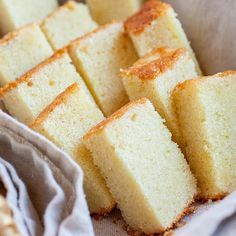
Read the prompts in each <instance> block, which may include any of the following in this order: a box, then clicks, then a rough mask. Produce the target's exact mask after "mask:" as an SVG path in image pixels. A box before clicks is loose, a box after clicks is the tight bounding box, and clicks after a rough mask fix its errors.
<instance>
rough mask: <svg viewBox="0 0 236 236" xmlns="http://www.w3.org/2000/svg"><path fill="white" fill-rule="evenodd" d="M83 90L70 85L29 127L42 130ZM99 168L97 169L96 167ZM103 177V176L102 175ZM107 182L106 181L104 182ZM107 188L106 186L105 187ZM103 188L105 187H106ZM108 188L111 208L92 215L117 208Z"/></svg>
mask: <svg viewBox="0 0 236 236" xmlns="http://www.w3.org/2000/svg"><path fill="white" fill-rule="evenodd" d="M80 90H81V88H80V87H79V85H78V84H77V83H73V84H72V85H70V86H69V87H67V88H66V89H65V90H64V91H63V92H62V93H60V94H59V95H58V96H57V97H56V98H55V99H54V100H53V101H52V102H51V103H50V104H49V105H48V106H47V107H46V108H45V109H44V110H43V111H41V113H40V114H39V115H38V116H37V118H36V119H35V120H34V121H33V122H32V123H31V124H30V125H29V128H31V129H33V130H35V131H36V130H37V131H38V130H41V128H40V127H41V125H42V124H43V123H44V121H46V120H47V118H48V117H49V116H50V114H52V113H53V112H54V111H55V110H56V109H57V108H58V106H60V105H61V104H63V103H66V102H67V100H68V99H69V98H70V94H73V93H74V92H76V91H80ZM96 168H97V167H96ZM101 177H102V175H101ZM103 181H105V180H103ZM104 186H106V185H104ZM104 186H103V187H104ZM106 188H107V193H109V195H108V196H106V197H107V199H106V201H109V202H110V203H109V204H110V206H109V207H107V208H99V210H98V211H96V212H92V213H91V214H96V215H101V216H102V215H106V214H108V213H110V212H111V211H112V210H113V209H114V207H115V206H116V202H115V200H114V199H113V197H112V195H111V193H110V192H109V189H108V187H107V186H106Z"/></svg>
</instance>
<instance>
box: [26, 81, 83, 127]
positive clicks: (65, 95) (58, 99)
mask: <svg viewBox="0 0 236 236" xmlns="http://www.w3.org/2000/svg"><path fill="white" fill-rule="evenodd" d="M76 91H79V86H78V84H77V83H74V84H72V85H70V86H69V87H68V88H67V89H66V90H65V91H64V92H62V93H61V94H59V95H58V96H57V97H56V98H55V99H54V101H53V102H52V103H51V104H49V105H48V106H47V107H46V108H45V109H44V110H43V111H42V112H41V113H40V114H39V115H38V117H37V118H36V119H35V120H34V121H33V123H32V124H30V125H29V127H30V128H32V129H33V128H34V127H37V126H38V125H40V124H42V123H43V122H44V121H45V120H46V119H47V118H48V116H49V115H50V113H52V112H53V111H54V110H55V109H56V108H57V107H58V106H59V105H60V104H62V103H65V102H66V101H67V99H68V97H69V95H70V94H71V93H74V92H76Z"/></svg>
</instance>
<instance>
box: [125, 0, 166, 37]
mask: <svg viewBox="0 0 236 236" xmlns="http://www.w3.org/2000/svg"><path fill="white" fill-rule="evenodd" d="M169 9H171V6H170V5H169V4H167V3H164V2H161V1H158V0H150V1H147V2H146V3H145V4H144V5H143V7H142V8H141V10H140V11H139V12H137V13H136V14H135V15H133V16H131V17H130V18H128V19H127V20H126V22H125V29H126V30H127V31H128V32H129V33H134V34H139V33H141V32H142V31H143V30H144V29H145V27H146V26H148V25H150V24H151V23H152V21H153V20H155V19H157V18H159V17H161V16H163V15H165V14H166V12H167V11H168V10H169Z"/></svg>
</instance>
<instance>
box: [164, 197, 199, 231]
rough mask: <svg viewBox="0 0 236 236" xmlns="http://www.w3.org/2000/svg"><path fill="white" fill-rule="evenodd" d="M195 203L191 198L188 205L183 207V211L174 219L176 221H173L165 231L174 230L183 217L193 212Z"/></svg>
mask: <svg viewBox="0 0 236 236" xmlns="http://www.w3.org/2000/svg"><path fill="white" fill-rule="evenodd" d="M194 202H195V198H193V199H192V200H191V201H190V202H189V203H188V204H187V207H185V209H184V210H183V211H182V212H181V213H180V214H179V215H178V216H177V217H176V219H175V220H174V222H173V223H172V225H171V226H170V227H168V228H167V229H166V230H165V231H168V230H170V229H174V228H176V226H177V224H178V223H179V221H180V220H181V219H182V218H184V217H185V216H187V215H189V214H191V213H192V212H193V211H194V210H195V207H193V206H192V205H193V203H194Z"/></svg>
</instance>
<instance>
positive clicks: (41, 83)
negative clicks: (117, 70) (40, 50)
mask: <svg viewBox="0 0 236 236" xmlns="http://www.w3.org/2000/svg"><path fill="white" fill-rule="evenodd" d="M75 82H77V83H78V84H79V85H80V86H81V88H82V89H84V90H85V91H86V93H87V94H89V91H88V89H87V87H86V85H85V84H84V82H83V80H82V79H81V77H80V75H79V74H78V73H77V72H76V69H75V67H74V66H73V65H72V62H71V59H70V57H69V55H68V54H67V51H66V50H61V51H58V52H57V53H56V54H55V55H53V56H52V57H51V58H49V59H47V60H46V61H44V62H42V63H41V64H39V65H38V66H36V67H35V68H33V69H32V70H30V71H29V72H27V73H26V74H25V75H24V76H22V77H21V78H19V79H18V80H16V81H15V82H12V83H10V84H7V85H6V86H5V87H3V88H2V89H0V97H1V100H2V101H3V102H4V104H5V107H6V108H7V110H8V112H9V113H10V114H11V115H12V116H14V117H16V118H17V119H18V120H19V121H21V122H23V123H25V124H29V123H31V122H32V121H33V120H34V119H35V118H36V117H37V116H38V115H39V113H40V112H41V111H42V110H43V109H44V108H45V107H46V106H47V105H48V104H50V103H51V102H52V101H53V100H54V98H55V97H56V96H57V95H58V94H60V93H61V92H63V91H64V90H65V89H66V88H67V87H68V86H69V85H71V84H73V83H75ZM90 98H91V100H92V97H91V95H90ZM94 104H95V102H94Z"/></svg>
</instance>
